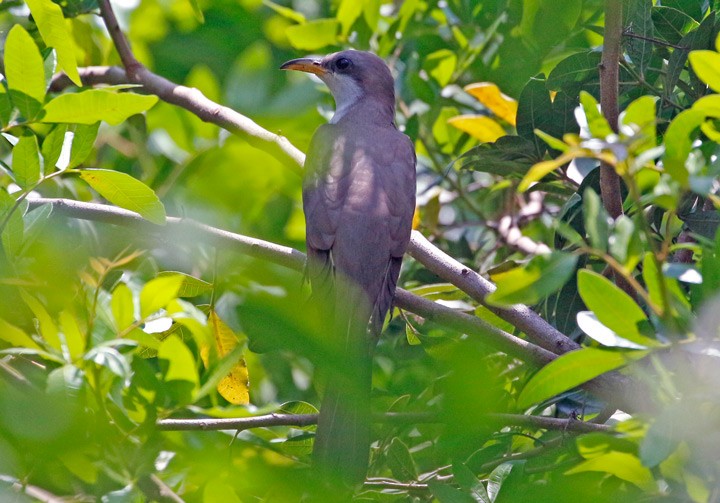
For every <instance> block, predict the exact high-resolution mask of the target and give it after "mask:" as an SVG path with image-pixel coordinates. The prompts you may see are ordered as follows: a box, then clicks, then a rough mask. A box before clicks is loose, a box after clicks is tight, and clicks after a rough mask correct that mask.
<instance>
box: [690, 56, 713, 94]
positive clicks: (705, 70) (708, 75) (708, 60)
mask: <svg viewBox="0 0 720 503" xmlns="http://www.w3.org/2000/svg"><path fill="white" fill-rule="evenodd" d="M688 59H689V60H690V65H691V66H692V69H693V71H694V72H695V73H696V74H697V76H698V77H700V80H702V81H703V82H705V83H706V84H707V85H708V86H709V87H710V89H712V90H713V91H715V92H720V53H717V52H715V51H692V52H691V53H690V55H689V56H688Z"/></svg>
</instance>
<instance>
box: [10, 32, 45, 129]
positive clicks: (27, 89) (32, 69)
mask: <svg viewBox="0 0 720 503" xmlns="http://www.w3.org/2000/svg"><path fill="white" fill-rule="evenodd" d="M5 76H6V77H7V82H8V88H9V89H10V98H11V99H12V102H13V103H14V104H15V106H16V107H17V108H18V110H20V113H21V114H22V115H23V117H25V119H27V120H30V119H33V118H34V117H35V115H37V113H38V112H39V111H40V108H41V107H42V103H43V101H44V100H45V71H44V70H43V59H42V56H41V55H40V51H39V50H38V48H37V45H35V41H34V40H33V39H32V37H31V36H30V35H29V34H28V32H26V31H25V29H24V28H23V27H22V26H20V25H19V24H16V25H15V26H13V27H12V28H11V29H10V32H9V33H8V36H7V39H6V40H5Z"/></svg>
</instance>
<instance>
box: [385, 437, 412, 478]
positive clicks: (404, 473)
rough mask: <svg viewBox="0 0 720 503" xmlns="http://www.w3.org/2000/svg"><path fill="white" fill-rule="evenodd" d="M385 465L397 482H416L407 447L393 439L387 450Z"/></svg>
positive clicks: (398, 440) (397, 439) (400, 441)
mask: <svg viewBox="0 0 720 503" xmlns="http://www.w3.org/2000/svg"><path fill="white" fill-rule="evenodd" d="M387 463H388V467H389V468H390V471H391V472H392V474H393V477H395V478H396V479H398V480H416V479H417V476H418V474H417V468H416V467H415V462H414V461H413V459H412V456H411V455H410V451H409V450H408V448H407V445H405V444H404V443H403V441H402V440H400V439H399V438H397V437H395V438H393V439H392V442H390V446H389V447H388V450H387Z"/></svg>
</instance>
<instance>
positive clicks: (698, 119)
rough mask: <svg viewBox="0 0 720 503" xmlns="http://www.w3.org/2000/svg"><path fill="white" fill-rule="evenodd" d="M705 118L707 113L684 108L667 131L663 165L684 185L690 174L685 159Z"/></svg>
mask: <svg viewBox="0 0 720 503" xmlns="http://www.w3.org/2000/svg"><path fill="white" fill-rule="evenodd" d="M703 120H705V114H704V113H703V112H702V111H699V110H695V109H689V110H684V111H682V112H680V113H679V114H678V115H677V116H676V117H675V118H674V119H673V120H672V122H671V123H670V126H668V128H667V131H666V132H665V155H664V156H663V167H664V168H665V171H666V172H667V173H668V174H669V175H670V176H671V177H672V178H673V179H674V180H675V181H677V182H678V183H680V185H682V186H687V184H688V179H689V175H688V171H687V168H686V167H685V160H686V159H687V157H688V155H689V154H690V150H691V148H692V142H693V140H694V137H695V134H696V131H697V130H698V128H699V127H700V124H702V122H703Z"/></svg>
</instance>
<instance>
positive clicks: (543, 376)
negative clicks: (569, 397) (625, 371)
mask: <svg viewBox="0 0 720 503" xmlns="http://www.w3.org/2000/svg"><path fill="white" fill-rule="evenodd" d="M646 354H647V351H633V352H632V353H626V352H621V351H606V350H603V349H594V348H583V349H578V350H575V351H570V352H569V353H565V354H564V355H562V356H559V357H557V358H556V359H555V360H553V361H551V362H550V363H548V364H547V365H545V366H544V367H543V368H541V369H540V370H539V371H538V372H537V373H536V374H535V375H534V376H533V377H532V378H531V379H530V381H528V383H527V384H526V385H525V387H524V388H523V390H522V391H521V392H520V396H519V397H518V401H517V403H518V407H519V408H520V409H526V408H528V407H530V406H531V405H533V404H536V403H540V402H542V401H543V400H547V399H548V398H551V397H553V396H555V395H557V394H558V393H562V392H563V391H567V390H569V389H572V388H575V387H576V386H579V385H580V384H582V383H584V382H587V381H589V380H591V379H594V378H595V377H597V376H599V375H601V374H604V373H605V372H610V371H611V370H615V369H617V368H620V367H622V366H624V365H627V364H628V363H630V362H631V361H632V360H635V359H638V358H641V357H643V356H645V355H646Z"/></svg>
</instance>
